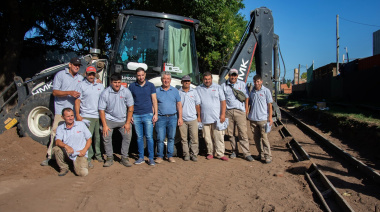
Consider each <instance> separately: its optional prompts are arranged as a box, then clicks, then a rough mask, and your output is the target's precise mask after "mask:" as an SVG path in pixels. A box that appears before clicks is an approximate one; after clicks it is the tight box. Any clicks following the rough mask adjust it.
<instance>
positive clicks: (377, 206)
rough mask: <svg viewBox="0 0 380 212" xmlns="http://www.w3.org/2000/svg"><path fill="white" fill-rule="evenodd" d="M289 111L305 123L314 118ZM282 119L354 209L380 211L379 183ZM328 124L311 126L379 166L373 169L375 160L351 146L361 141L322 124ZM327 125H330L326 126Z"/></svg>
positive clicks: (368, 149) (349, 151) (354, 153)
mask: <svg viewBox="0 0 380 212" xmlns="http://www.w3.org/2000/svg"><path fill="white" fill-rule="evenodd" d="M293 115H296V116H297V117H299V118H302V119H303V121H306V122H309V123H310V122H312V121H314V122H315V120H313V119H310V118H309V117H307V116H302V115H301V114H299V113H298V114H297V113H293ZM282 122H283V123H284V125H285V126H286V127H287V128H288V130H289V131H290V132H291V133H292V135H293V137H294V139H296V140H297V141H298V143H300V145H301V146H302V148H303V149H304V150H305V151H306V152H307V153H308V154H309V156H310V157H311V161H312V162H313V163H315V164H317V166H318V167H319V168H320V169H321V170H322V171H323V173H324V174H325V175H326V176H327V178H328V179H329V180H330V182H331V183H332V184H333V185H334V186H335V188H336V189H337V190H338V192H339V193H340V194H341V195H342V196H343V198H344V199H345V200H346V201H347V202H348V204H349V205H350V206H351V207H352V208H353V209H354V210H355V211H380V192H379V191H380V185H378V184H376V183H375V182H374V181H373V180H370V179H367V178H368V177H367V176H366V175H365V174H363V173H361V172H360V171H358V170H357V169H356V168H355V167H353V166H352V165H351V164H350V163H348V162H347V161H345V160H343V159H342V158H341V157H340V156H338V155H336V154H334V152H333V151H331V150H330V149H328V148H327V147H326V146H324V145H323V144H322V143H321V142H316V141H315V140H314V139H313V138H311V137H308V136H305V134H304V132H302V131H301V130H300V129H299V128H298V127H297V126H296V125H294V124H293V122H292V121H291V120H289V119H288V118H287V117H286V116H283V119H282ZM328 124H329V123H322V125H324V126H323V128H322V129H323V130H321V129H320V128H318V127H315V126H311V128H313V130H315V131H317V132H318V133H319V134H321V135H323V136H324V137H325V138H327V139H329V140H330V141H331V142H333V143H334V144H335V145H337V146H339V147H340V148H342V149H343V150H345V151H346V152H348V153H349V154H350V155H352V156H354V157H356V158H358V159H359V160H361V161H363V162H365V163H367V164H373V166H372V168H374V170H375V171H377V172H379V170H378V169H376V167H378V164H377V165H376V161H373V160H372V161H369V159H368V158H370V157H362V156H363V155H361V154H360V153H361V151H358V150H359V149H353V148H352V146H355V143H358V142H364V141H362V140H357V139H356V138H351V139H349V138H347V137H346V136H345V134H344V133H345V132H344V131H342V133H341V134H338V133H331V132H329V131H326V130H324V128H328V127H327V126H326V125H328ZM335 128H336V126H335ZM330 129H333V128H332V127H330ZM356 133H359V132H356ZM342 137H343V138H342ZM361 149H363V148H361ZM366 152H368V153H370V155H375V154H378V152H377V149H376V148H373V149H371V148H367V150H366ZM372 158H374V157H372Z"/></svg>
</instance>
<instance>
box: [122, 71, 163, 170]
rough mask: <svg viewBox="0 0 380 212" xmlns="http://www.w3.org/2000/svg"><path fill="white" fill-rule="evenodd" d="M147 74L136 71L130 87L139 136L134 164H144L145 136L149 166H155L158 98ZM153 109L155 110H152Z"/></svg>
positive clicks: (134, 120) (136, 129)
mask: <svg viewBox="0 0 380 212" xmlns="http://www.w3.org/2000/svg"><path fill="white" fill-rule="evenodd" d="M145 77H146V73H145V70H144V68H137V69H136V79H137V80H136V82H135V83H132V84H130V85H129V90H130V91H131V93H132V96H133V100H134V102H135V105H134V111H133V125H135V131H136V134H137V146H138V151H139V159H138V160H136V161H135V163H134V164H136V165H138V164H142V163H144V136H145V138H146V144H147V148H148V156H149V160H148V164H149V165H151V166H154V165H155V162H154V160H153V157H154V142H153V124H154V123H155V122H156V121H157V97H156V88H155V87H154V85H153V83H151V82H148V81H146V80H145ZM152 108H153V109H152Z"/></svg>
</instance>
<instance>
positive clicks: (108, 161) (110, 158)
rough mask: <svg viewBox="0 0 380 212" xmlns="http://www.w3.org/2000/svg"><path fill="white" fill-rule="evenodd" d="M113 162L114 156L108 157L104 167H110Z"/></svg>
mask: <svg viewBox="0 0 380 212" xmlns="http://www.w3.org/2000/svg"><path fill="white" fill-rule="evenodd" d="M112 164H113V157H107V160H106V162H105V163H104V164H103V167H110V166H112Z"/></svg>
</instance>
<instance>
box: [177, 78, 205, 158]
mask: <svg viewBox="0 0 380 212" xmlns="http://www.w3.org/2000/svg"><path fill="white" fill-rule="evenodd" d="M181 83H182V87H181V88H180V89H179V96H180V97H181V103H182V118H183V124H182V126H180V127H179V132H180V134H181V139H182V149H183V159H184V160H185V161H188V160H190V158H191V160H192V161H194V162H196V161H198V159H197V155H198V152H199V149H198V148H199V147H198V121H197V118H198V116H199V117H200V113H201V111H200V106H199V104H200V99H199V96H198V93H197V91H196V90H195V89H193V88H191V87H190V84H191V78H190V76H189V75H186V76H184V77H182V81H181ZM187 135H190V144H189V141H188V140H187ZM189 147H190V151H191V154H190V151H189Z"/></svg>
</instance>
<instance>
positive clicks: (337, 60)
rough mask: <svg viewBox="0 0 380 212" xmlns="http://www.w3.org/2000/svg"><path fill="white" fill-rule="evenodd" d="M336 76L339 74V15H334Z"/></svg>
mask: <svg viewBox="0 0 380 212" xmlns="http://www.w3.org/2000/svg"><path fill="white" fill-rule="evenodd" d="M336 74H337V75H338V74H339V15H336Z"/></svg>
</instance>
